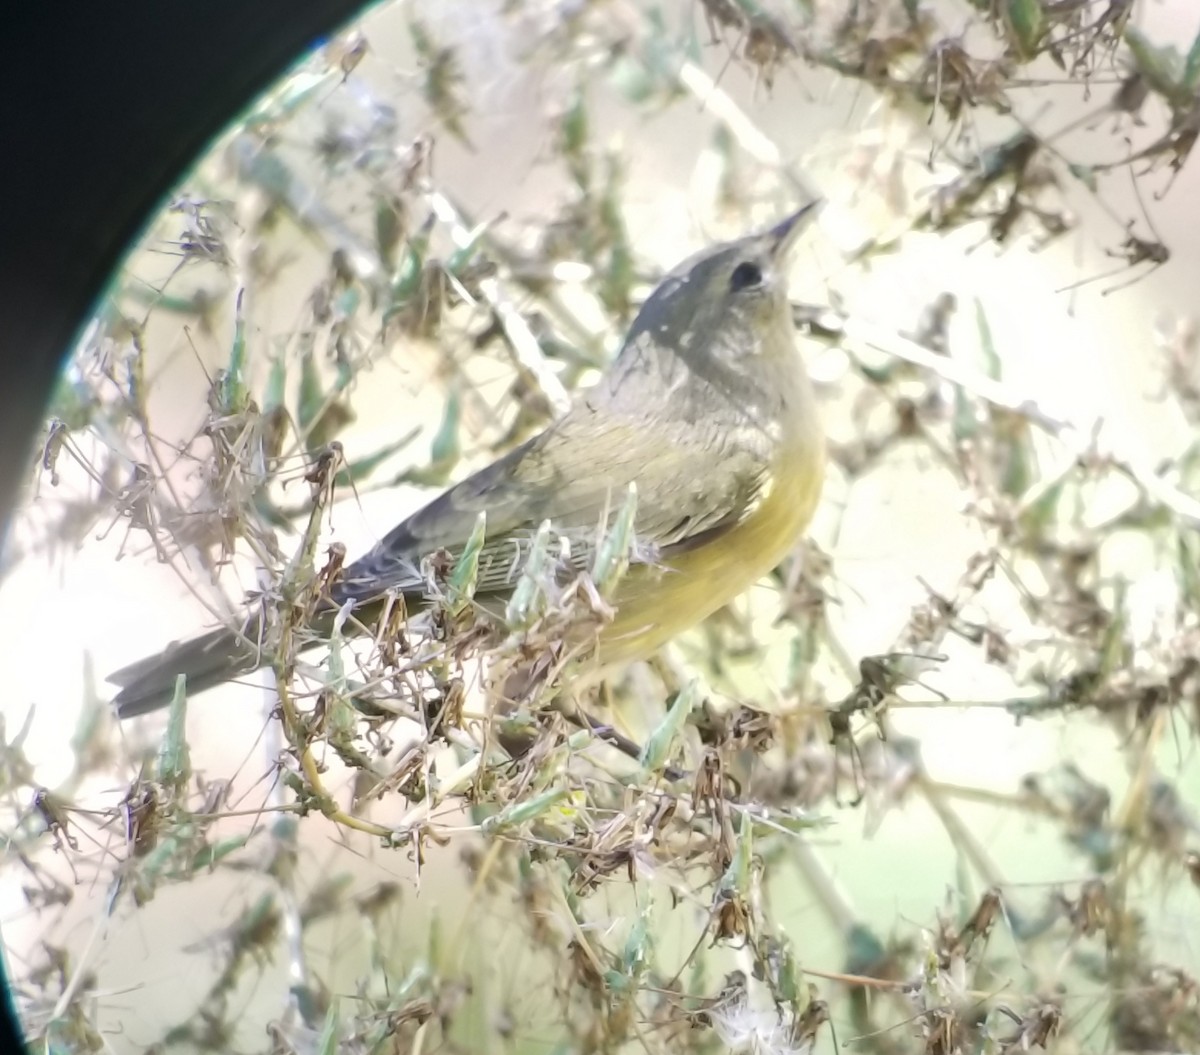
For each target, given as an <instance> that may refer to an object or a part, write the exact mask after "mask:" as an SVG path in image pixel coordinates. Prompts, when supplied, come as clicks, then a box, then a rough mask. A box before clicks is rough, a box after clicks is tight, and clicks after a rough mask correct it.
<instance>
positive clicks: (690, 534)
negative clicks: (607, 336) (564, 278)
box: [107, 199, 825, 718]
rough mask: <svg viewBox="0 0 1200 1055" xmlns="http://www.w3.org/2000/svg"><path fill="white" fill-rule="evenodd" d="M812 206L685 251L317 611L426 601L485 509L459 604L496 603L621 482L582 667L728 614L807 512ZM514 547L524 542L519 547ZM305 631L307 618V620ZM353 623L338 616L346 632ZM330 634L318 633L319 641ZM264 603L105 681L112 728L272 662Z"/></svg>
mask: <svg viewBox="0 0 1200 1055" xmlns="http://www.w3.org/2000/svg"><path fill="white" fill-rule="evenodd" d="M820 205H821V202H820V199H817V200H814V201H812V202H810V203H809V204H807V205H805V206H803V207H802V208H800V209H798V210H796V211H795V212H793V213H791V214H790V215H788V216H786V217H785V218H784V219H782V220H780V221H778V222H776V223H775V224H774V225H772V226H770V227H768V228H766V229H765V230H760V231H757V232H754V233H751V234H748V235H745V236H743V237H740V238H737V239H735V240H732V241H727V242H723V243H719V244H716V245H712V246H709V247H708V248H706V249H704V250H701V251H700V252H698V253H696V254H694V255H693V256H691V257H689V258H688V259H686V260H684V261H683V262H682V263H681V264H679V265H678V266H677V267H675V268H674V269H672V270H671V271H670V272H668V273H667V275H666V276H665V277H664V278H663V279H662V280H661V281H660V282H659V283H658V285H657V286H656V287H655V288H654V289H653V291H652V292H651V294H650V295H649V297H648V298H647V299H646V300H645V301H644V302H643V304H642V305H641V307H640V309H639V310H638V312H637V314H636V316H635V317H634V320H633V322H632V324H631V325H630V328H629V330H628V332H627V334H626V336H625V338H624V341H623V343H622V345H621V348H620V350H619V351H618V353H617V355H616V356H615V358H614V359H613V361H612V363H611V364H610V366H609V367H608V369H607V371H606V372H605V373H604V374H603V375H602V376H601V378H600V379H599V380H598V381H597V382H596V383H595V384H594V385H592V386H590V387H588V388H586V389H583V390H581V391H578V392H577V393H576V394H575V395H574V397H573V399H572V402H571V404H570V406H569V408H568V409H567V411H566V412H565V413H564V414H563V415H562V416H561V417H559V418H558V419H557V420H555V421H554V422H552V423H551V424H550V425H548V426H547V427H546V428H545V430H544V431H542V432H541V433H539V434H537V435H535V436H533V437H532V438H531V439H529V440H527V441H526V442H524V443H523V444H521V445H520V446H518V447H516V448H514V449H513V450H511V451H509V452H508V453H506V454H504V455H502V456H500V457H499V458H497V459H496V460H495V461H493V462H492V463H491V464H489V465H487V466H485V467H483V468H481V469H480V470H478V471H477V472H475V473H474V474H473V475H470V476H468V477H466V478H465V479H463V480H462V481H461V482H459V483H458V484H455V485H453V486H451V487H450V488H449V489H448V490H446V491H444V492H443V493H442V494H440V495H439V496H438V497H436V498H434V499H433V500H432V501H431V502H429V504H427V505H426V506H424V507H423V508H421V509H419V510H418V511H417V512H415V513H413V514H412V515H411V516H409V517H408V518H407V519H405V520H404V521H403V522H401V523H400V524H399V525H398V526H396V527H395V528H393V529H392V530H391V531H390V532H388V533H387V534H386V535H385V536H383V538H382V539H381V540H380V541H379V542H378V543H377V544H376V545H375V546H374V547H373V548H372V549H370V550H369V551H368V552H367V553H366V554H364V555H363V556H362V557H361V558H359V559H358V560H356V561H354V562H352V563H350V564H348V565H347V566H346V567H345V569H344V571H343V573H342V575H341V577H340V578H338V579H336V580H335V581H334V582H333V584H332V586H330V587H329V588H328V590H327V593H326V596H325V597H324V598H323V600H322V602H321V604H320V605H319V608H318V612H317V615H318V616H319V617H323V618H324V620H325V625H326V626H328V625H329V624H330V623H331V622H332V615H333V613H336V612H337V611H339V610H345V609H346V608H347V607H348V608H349V609H350V611H352V612H353V614H354V620H352V621H351V622H353V623H356V624H358V625H369V622H370V617H371V615H372V613H376V614H377V613H378V612H380V611H381V610H382V608H383V605H384V603H385V601H386V599H387V598H388V597H389V596H390V597H397V596H402V597H403V599H404V602H405V606H406V609H407V611H408V612H410V613H411V612H413V611H416V610H419V609H420V608H421V607H422V606H423V605H426V604H427V603H428V601H429V597H430V587H429V582H428V579H427V577H426V575H425V574H423V573H422V571H421V568H422V562H423V561H424V560H425V559H426V558H429V557H431V556H432V555H433V554H441V556H442V558H443V560H446V559H448V560H456V559H457V558H458V557H459V556H460V555H461V554H462V552H463V550H464V548H465V547H466V545H467V543H468V540H469V539H470V538H471V535H472V532H473V531H474V530H475V529H476V524H477V522H478V521H479V514H480V513H481V512H482V513H483V514H484V519H483V523H484V524H485V525H486V527H485V536H484V542H483V546H482V549H481V550H480V552H479V564H478V575H477V579H476V586H475V599H476V601H477V602H478V603H479V604H480V606H481V607H482V608H484V609H486V610H488V611H491V612H493V613H495V612H497V611H498V612H500V613H503V611H504V602H505V601H506V599H507V598H508V597H509V596H511V594H512V591H513V589H514V587H515V584H516V582H517V580H518V579H519V577H520V574H521V562H520V561H519V560H514V554H520V553H521V552H526V553H527V552H528V549H529V545H530V542H531V540H532V539H533V538H534V536H535V534H536V533H537V530H538V528H539V526H541V525H542V524H543V523H544V522H546V521H549V522H550V524H551V526H552V529H553V531H554V532H555V533H561V535H562V537H564V538H566V539H567V540H568V541H569V561H570V563H571V565H572V566H573V567H574V568H575V569H576V570H584V569H586V568H588V567H590V566H591V562H592V560H593V558H594V556H595V551H596V546H597V544H598V541H599V539H600V537H601V530H599V529H602V528H603V527H604V521H605V519H606V518H608V517H610V516H611V515H612V514H613V513H614V512H615V510H616V509H617V508H619V507H620V506H621V502H622V499H623V497H624V496H625V495H626V494H627V492H628V490H629V488H630V485H631V484H632V485H634V486H635V487H636V496H637V500H636V507H635V515H634V522H633V536H634V539H635V540H636V545H635V547H634V550H633V556H632V558H631V561H630V564H629V567H628V569H627V570H626V572H625V574H624V575H623V577H622V578H621V579H620V580H619V581H618V583H617V585H616V588H615V592H614V595H613V597H612V599H611V601H612V607H613V609H614V610H615V613H614V614H613V615H612V618H611V620H610V621H609V622H608V623H607V624H606V625H604V626H603V627H602V629H601V630H600V633H599V637H598V640H597V642H596V645H595V652H594V655H593V657H592V662H593V664H594V669H595V670H598V671H601V672H604V673H607V672H610V671H614V670H616V669H619V668H620V667H622V666H624V665H627V664H628V663H630V662H632V661H634V660H637V659H641V658H646V657H648V656H650V655H651V654H653V653H654V652H655V651H656V650H657V649H658V648H659V647H660V646H662V645H663V644H665V643H666V642H667V641H669V640H670V639H672V638H674V637H676V636H677V635H678V634H679V633H681V632H682V631H684V630H686V629H688V628H689V627H691V626H694V625H695V624H697V623H699V622H700V621H701V620H703V619H704V618H706V617H707V616H709V615H711V614H712V613H714V612H715V611H717V610H718V609H719V608H721V607H723V606H724V605H726V604H728V603H729V602H730V601H732V600H733V599H735V598H736V597H737V596H738V595H740V594H741V593H743V592H744V591H745V590H746V589H747V588H749V587H750V586H752V585H753V584H754V583H755V582H756V581H757V580H759V579H760V578H762V577H763V576H764V575H766V574H768V573H769V572H770V571H772V570H773V569H774V568H775V567H776V566H777V565H778V564H779V563H780V562H781V561H782V560H783V559H784V557H786V556H787V554H788V553H789V552H790V551H791V550H792V549H793V548H794V546H795V545H796V544H797V542H798V541H799V539H800V537H801V536H802V534H803V532H804V531H805V529H806V528H807V526H808V524H809V522H810V520H811V518H812V516H813V515H814V512H815V510H816V508H817V505H818V502H819V498H820V493H821V488H822V483H823V479H824V468H825V446H824V434H823V431H822V428H821V424H820V420H819V415H818V411H817V407H816V398H815V394H814V391H813V387H812V384H811V381H810V379H809V375H808V371H807V369H806V367H805V364H804V362H803V358H802V356H801V354H800V351H799V349H798V347H797V345H796V340H795V325H794V322H793V316H792V310H791V304H790V301H789V298H788V277H789V264H790V261H791V257H792V249H793V247H794V245H795V243H796V242H797V240H798V237H799V235H800V233H801V232H802V231H803V230H804V229H805V228H806V227H808V226H809V225H810V223H811V221H812V219H813V218H814V216H815V214H816V213H817V211H818V209H819V207H820ZM522 546H523V547H524V551H522V549H521V547H522ZM317 621H318V620H314V623H315V622H317ZM347 625H350V623H347ZM325 633H328V630H326V631H325ZM265 636H266V635H265V621H264V615H263V613H262V609H261V606H260V607H258V608H256V609H252V610H249V611H248V613H247V615H246V617H245V619H244V621H243V622H242V624H241V626H240V627H234V626H229V625H225V626H221V627H218V628H217V629H214V630H211V631H208V632H206V633H202V634H200V635H198V636H196V637H193V638H191V639H188V640H184V641H182V642H175V643H173V644H171V645H169V646H167V647H166V648H165V649H164V650H163V651H161V652H159V653H157V654H155V655H152V656H149V657H147V658H145V659H142V660H139V661H138V662H136V663H133V664H131V665H129V666H127V667H123V668H122V669H120V670H117V671H115V672H114V673H112V674H110V675H109V676H108V679H107V680H108V681H109V682H110V683H112V684H113V685H115V686H117V687H118V688H119V691H118V692H117V693H116V695H115V697H114V699H113V704H114V706H115V709H116V713H117V715H118V716H119V717H121V718H127V717H133V716H136V715H141V714H145V713H147V712H149V711H153V710H155V709H157V708H159V707H162V706H164V705H166V704H167V703H169V702H170V701H171V699H172V698H173V696H174V694H175V685H176V680H177V676H178V675H180V674H182V675H185V676H186V682H185V684H186V688H187V692H188V695H189V696H191V695H194V694H195V693H198V692H201V691H203V690H205V689H207V688H210V687H212V686H215V685H218V684H221V683H223V682H226V681H229V680H232V679H235V678H237V677H240V676H243V675H245V674H248V673H250V672H252V671H253V670H255V669H256V668H258V667H259V666H261V665H262V664H263V663H264V662H266V660H267V657H269V656H270V651H269V649H267V648H265V647H264V641H265Z"/></svg>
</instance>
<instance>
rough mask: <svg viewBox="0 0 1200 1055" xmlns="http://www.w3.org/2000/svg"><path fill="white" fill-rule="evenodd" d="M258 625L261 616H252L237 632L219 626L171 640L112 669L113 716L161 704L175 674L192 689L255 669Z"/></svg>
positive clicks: (167, 699)
mask: <svg viewBox="0 0 1200 1055" xmlns="http://www.w3.org/2000/svg"><path fill="white" fill-rule="evenodd" d="M261 628H262V619H261V617H260V616H257V617H251V618H250V619H248V620H247V622H246V624H245V625H244V626H243V627H242V628H241V630H231V629H229V628H227V627H221V628H218V629H217V630H211V631H209V632H208V633H207V634H201V635H200V636H199V637H193V638H190V639H188V640H186V641H176V642H174V643H173V644H171V645H168V646H167V648H166V649H164V650H163V651H162V652H160V653H158V654H157V655H154V656H147V657H146V658H145V659H140V660H138V661H137V662H136V663H131V664H130V665H129V666H127V667H122V668H121V669H120V670H117V671H114V672H113V673H112V674H110V675H108V678H107V680H108V681H109V682H111V683H112V684H113V685H117V686H119V687H120V689H121V691H120V692H118V693H117V695H116V696H115V697H114V698H113V705H114V706H115V707H116V709H117V717H119V718H132V717H134V716H135V715H139V714H146V713H147V712H149V711H154V710H157V709H158V708H159V707H163V706H165V705H166V704H167V703H169V702H170V701H171V698H172V697H173V696H174V695H175V679H176V678H177V677H178V676H179V675H180V674H183V675H184V676H185V677H186V678H187V689H188V692H189V693H193V692H202V691H203V690H204V689H210V688H212V687H214V686H216V685H220V684H221V683H222V682H225V681H229V680H230V679H231V678H236V677H237V676H238V675H239V674H248V673H250V672H251V671H252V670H255V669H257V668H258V667H259V666H260V665H261V663H262V650H261V648H260V647H259V642H260V641H261Z"/></svg>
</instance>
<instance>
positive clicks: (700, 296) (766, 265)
mask: <svg viewBox="0 0 1200 1055" xmlns="http://www.w3.org/2000/svg"><path fill="white" fill-rule="evenodd" d="M818 206H819V202H813V203H811V204H809V205H806V206H805V207H804V208H803V209H800V210H799V211H798V212H795V213H793V214H792V215H791V216H788V217H787V218H786V219H784V220H782V221H780V222H779V223H777V224H776V225H775V226H773V227H771V228H770V229H768V230H766V231H763V232H761V233H759V234H753V235H749V236H747V237H745V238H739V239H737V240H736V241H733V242H724V243H722V244H720V245H716V246H712V247H710V248H708V249H706V250H704V251H702V252H700V253H697V254H696V255H695V256H692V257H690V258H689V259H687V260H685V261H684V262H683V263H682V264H680V265H679V266H678V267H676V268H674V269H673V270H672V271H671V272H670V274H668V275H667V276H666V278H664V279H663V280H662V282H660V283H659V284H658V286H657V287H656V288H655V290H654V292H653V293H652V294H651V295H650V297H649V298H648V299H647V300H646V302H645V303H644V304H643V305H642V308H641V311H639V312H638V315H637V318H636V319H634V321H633V325H632V326H631V327H630V329H629V334H628V336H627V337H626V339H625V345H624V349H623V351H622V357H625V356H626V355H637V351H636V350H637V348H638V346H641V348H642V350H643V352H644V350H645V347H646V344H647V343H649V344H653V345H657V346H659V347H660V348H663V349H664V350H668V352H673V353H674V354H675V355H677V356H678V357H679V358H681V359H683V360H688V359H690V358H693V357H694V356H695V355H697V354H699V355H706V356H711V355H715V356H716V357H718V358H720V359H724V360H729V359H731V358H732V359H736V358H738V357H745V356H753V355H755V354H756V353H758V352H760V351H761V350H762V346H763V339H764V337H765V336H766V334H767V333H768V332H769V330H770V329H771V328H772V327H773V326H777V325H778V324H779V322H780V320H781V319H783V318H787V317H788V312H789V309H788V301H787V264H788V258H789V256H790V250H791V248H792V246H793V245H794V244H795V242H796V239H797V236H798V235H799V233H800V232H801V231H802V230H803V229H804V228H805V227H806V226H807V225H808V223H809V221H810V220H811V219H812V218H813V216H815V214H816V212H817V209H818ZM731 365H734V364H732V363H731Z"/></svg>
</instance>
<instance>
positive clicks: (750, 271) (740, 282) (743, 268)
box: [729, 260, 763, 293]
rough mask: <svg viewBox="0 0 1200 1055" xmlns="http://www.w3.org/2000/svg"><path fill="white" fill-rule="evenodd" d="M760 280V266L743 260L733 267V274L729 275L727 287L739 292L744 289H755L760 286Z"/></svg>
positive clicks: (761, 278) (761, 275) (761, 276)
mask: <svg viewBox="0 0 1200 1055" xmlns="http://www.w3.org/2000/svg"><path fill="white" fill-rule="evenodd" d="M762 281H763V273H762V268H761V267H759V266H758V265H757V264H755V263H753V262H751V261H749V260H744V261H742V263H740V264H738V266H737V267H735V268H734V269H733V274H732V275H730V276H729V288H730V290H732V291H733V292H734V293H740V292H741V291H742V290H744V289H755V288H756V287H758V286H761V285H762Z"/></svg>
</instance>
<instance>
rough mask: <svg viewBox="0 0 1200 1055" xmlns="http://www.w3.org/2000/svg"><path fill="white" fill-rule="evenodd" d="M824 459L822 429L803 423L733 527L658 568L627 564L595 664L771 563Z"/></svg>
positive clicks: (803, 521)
mask: <svg viewBox="0 0 1200 1055" xmlns="http://www.w3.org/2000/svg"><path fill="white" fill-rule="evenodd" d="M824 465H825V457H824V449H823V444H822V443H821V440H820V436H819V434H818V433H816V432H815V431H808V430H805V432H804V434H803V436H802V437H797V439H796V441H795V442H794V443H792V444H788V445H787V447H786V448H785V449H783V450H781V451H780V454H779V457H778V458H777V459H776V463H775V465H774V467H773V469H772V473H771V476H770V478H769V481H768V484H767V486H766V488H765V489H764V491H763V493H762V495H761V496H760V498H759V500H758V502H757V504H756V505H755V507H754V508H753V509H752V510H751V511H750V513H749V514H748V515H747V516H746V517H745V518H744V519H743V520H742V521H741V522H740V523H739V524H738V525H737V526H736V527H733V528H731V529H729V530H728V531H725V532H723V533H721V534H719V535H718V536H716V537H715V538H713V539H712V541H710V542H708V543H706V544H704V545H700V546H698V547H696V548H695V549H693V550H689V551H687V552H684V553H680V554H678V555H677V556H675V557H672V558H671V559H670V560H669V561H667V562H666V566H665V568H664V569H662V570H654V569H648V568H644V567H642V568H639V567H634V568H631V569H630V570H629V573H628V574H627V576H626V577H625V579H624V580H623V581H622V583H621V585H620V586H619V588H618V590H617V596H616V598H615V603H616V606H617V616H616V619H615V620H614V621H613V622H612V623H611V624H610V625H609V626H607V627H606V628H605V629H604V632H603V633H602V635H601V637H600V645H599V649H598V654H597V659H598V661H599V664H600V666H601V667H603V668H608V667H611V666H613V665H616V664H620V663H626V662H629V661H631V660H634V659H640V658H643V657H645V656H647V655H649V654H650V653H652V652H653V651H654V650H655V649H657V648H658V647H659V646H661V645H663V644H664V643H666V642H667V641H669V640H670V639H671V638H673V637H675V636H676V635H678V634H680V633H681V632H683V631H684V630H686V629H688V628H689V627H691V626H694V625H695V624H696V623H698V622H700V621H701V620H702V619H705V618H706V617H708V616H709V615H711V614H712V613H713V612H715V611H717V609H719V608H721V607H723V606H724V605H726V604H728V603H729V602H730V601H732V600H733V599H734V598H735V597H737V596H738V595H739V594H741V593H743V592H744V591H745V590H747V589H748V588H749V587H750V586H752V585H754V583H756V582H757V581H758V580H759V579H761V578H762V577H763V576H764V575H766V574H767V573H768V572H770V571H771V570H772V569H773V568H775V567H776V566H777V565H778V564H779V562H780V561H781V560H783V558H784V557H785V556H786V555H787V553H788V552H789V551H790V550H791V548H792V547H793V546H794V545H795V544H796V542H797V541H798V539H799V538H800V535H801V533H802V532H803V531H804V529H805V528H806V527H807V526H808V522H809V520H810V519H811V518H812V515H813V511H814V510H815V509H816V506H817V500H818V498H819V497H820V493H821V484H822V481H823V477H824Z"/></svg>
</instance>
